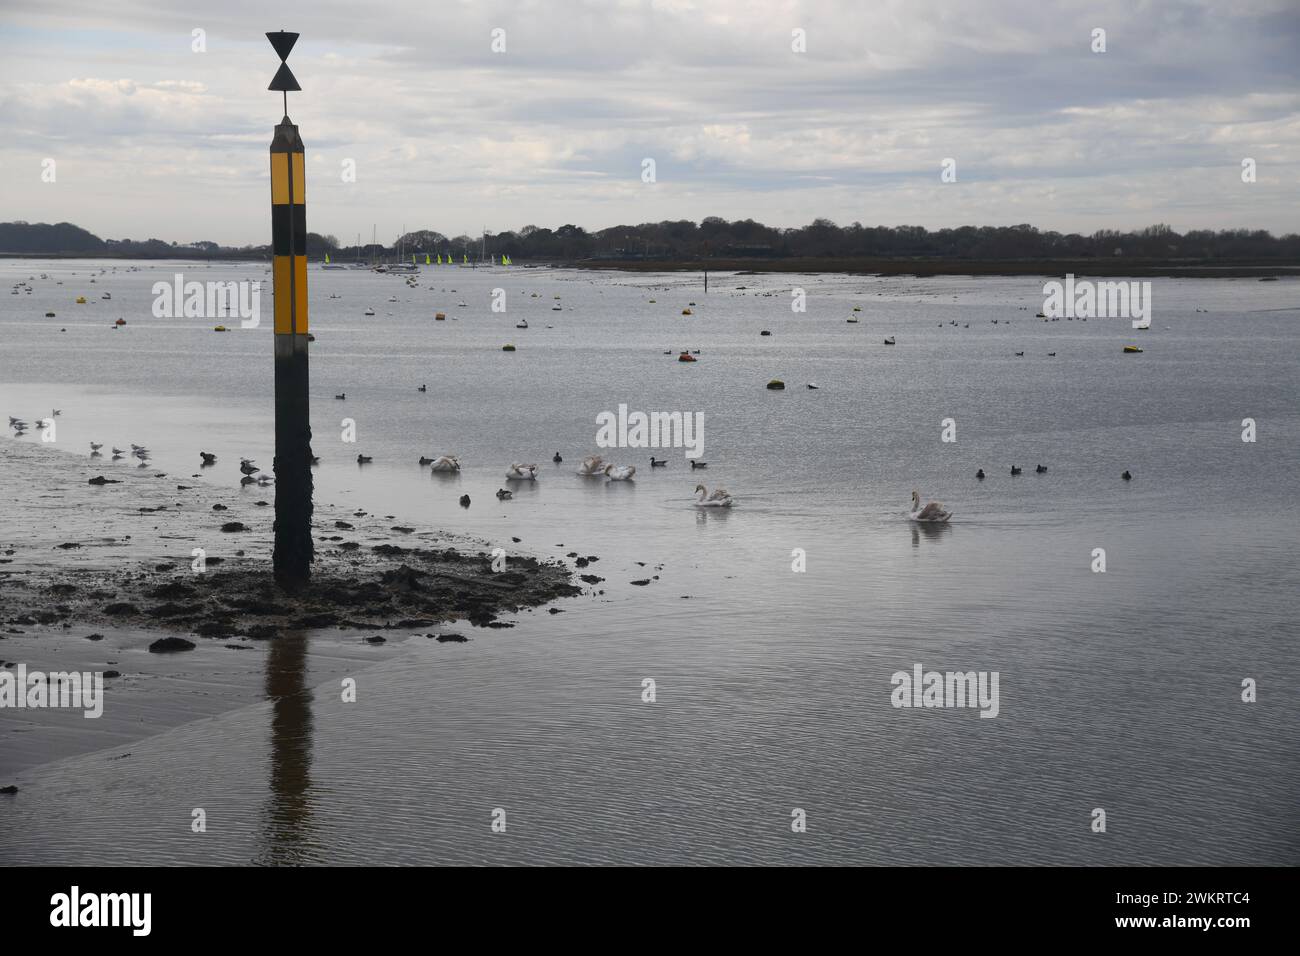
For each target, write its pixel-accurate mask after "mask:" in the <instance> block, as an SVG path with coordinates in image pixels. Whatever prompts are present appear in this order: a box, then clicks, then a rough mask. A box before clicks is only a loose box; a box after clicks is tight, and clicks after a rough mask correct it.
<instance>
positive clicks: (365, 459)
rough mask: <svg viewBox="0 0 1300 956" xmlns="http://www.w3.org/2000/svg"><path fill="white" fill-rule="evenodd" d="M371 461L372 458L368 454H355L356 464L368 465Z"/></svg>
mask: <svg viewBox="0 0 1300 956" xmlns="http://www.w3.org/2000/svg"><path fill="white" fill-rule="evenodd" d="M372 461H374V458H372V457H371V456H369V455H357V464H358V465H368V464H370V463H371V462H372Z"/></svg>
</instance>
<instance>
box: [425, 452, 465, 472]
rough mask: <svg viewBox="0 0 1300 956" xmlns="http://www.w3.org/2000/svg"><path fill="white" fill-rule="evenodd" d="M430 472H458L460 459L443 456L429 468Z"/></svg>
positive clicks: (453, 456)
mask: <svg viewBox="0 0 1300 956" xmlns="http://www.w3.org/2000/svg"><path fill="white" fill-rule="evenodd" d="M431 470H432V471H460V459H459V458H457V457H456V456H455V455H443V456H442V457H441V458H439V459H438V460H437V461H435V462H434V463H433V465H432V466H431Z"/></svg>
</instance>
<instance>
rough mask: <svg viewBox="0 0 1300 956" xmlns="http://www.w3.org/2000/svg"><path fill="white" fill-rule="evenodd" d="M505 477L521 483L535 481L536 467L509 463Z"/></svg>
mask: <svg viewBox="0 0 1300 956" xmlns="http://www.w3.org/2000/svg"><path fill="white" fill-rule="evenodd" d="M506 477H507V478H514V479H516V480H521V481H536V480H537V466H536V465H521V464H519V462H517V461H516V462H513V463H511V465H510V467H509V468H507V469H506Z"/></svg>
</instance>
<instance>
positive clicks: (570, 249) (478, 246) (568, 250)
mask: <svg viewBox="0 0 1300 956" xmlns="http://www.w3.org/2000/svg"><path fill="white" fill-rule="evenodd" d="M4 253H9V254H28V255H33V254H35V255H42V254H43V255H100V256H117V257H123V258H269V256H270V247H269V246H267V245H260V246H242V247H229V246H220V245H218V244H217V243H215V242H206V241H200V242H190V243H176V242H170V243H169V242H164V241H163V240H161V239H143V240H136V239H100V238H99V237H98V236H96V235H94V234H92V233H90V232H87V231H86V230H85V229H82V228H80V227H79V226H74V225H72V224H71V223H67V222H61V223H55V224H53V225H51V224H48V223H26V222H9V223H0V254H4ZM326 253H330V254H331V255H332V256H333V257H334V258H336V259H338V260H340V261H351V260H354V259H360V260H361V261H363V262H366V261H371V260H382V259H392V258H395V257H397V256H407V257H409V256H411V255H416V256H420V257H423V256H424V255H430V256H434V255H443V256H446V255H449V254H450V255H452V256H454V257H455V259H456V260H457V261H459V260H460V259H461V257H462V256H467V257H468V258H470V259H471V260H474V259H478V258H479V257H480V256H481V255H486V256H488V257H491V258H493V259H499V258H500V256H501V255H503V254H504V255H507V256H509V257H510V258H511V259H512V260H514V261H516V262H525V261H528V260H535V261H551V262H556V261H559V262H565V261H568V262H576V261H584V260H586V261H619V260H630V261H632V260H660V261H680V260H707V259H711V258H714V259H728V260H735V259H754V260H760V259H799V258H819V259H859V258H860V259H879V258H892V257H921V258H938V259H971V260H1019V259H1086V258H1102V257H1116V256H1122V257H1124V258H1126V259H1134V258H1136V259H1162V260H1169V259H1190V260H1203V259H1226V260H1248V259H1268V260H1272V259H1290V260H1296V259H1300V235H1297V234H1295V233H1289V234H1287V235H1283V236H1273V235H1272V234H1271V233H1269V232H1268V231H1266V230H1263V229H1257V230H1249V229H1226V230H1219V231H1217V232H1216V231H1214V230H1209V229H1198V230H1192V231H1190V232H1186V233H1181V234H1180V233H1177V232H1175V231H1174V230H1173V229H1172V228H1170V227H1169V226H1167V225H1155V226H1148V227H1146V228H1145V229H1141V230H1138V231H1136V232H1119V231H1117V230H1112V229H1103V230H1099V231H1097V232H1094V233H1091V234H1089V235H1082V234H1080V233H1060V232H1053V231H1046V232H1044V231H1041V230H1039V229H1037V228H1035V227H1034V226H1030V225H1018V226H960V227H957V228H954V229H936V230H933V231H931V230H928V229H925V228H924V227H922V226H864V225H862V224H861V223H858V222H855V223H853V224H852V225H848V226H840V225H836V224H835V223H834V222H831V221H830V220H829V219H816V220H813V222H811V223H809V224H808V225H806V226H801V227H799V228H795V229H783V228H778V227H775V226H765V225H763V224H762V223H760V222H755V221H754V220H752V219H739V220H735V221H733V222H728V221H727V220H725V219H720V218H718V217H716V216H710V217H708V218H706V219H704V220H703V221H701V222H699V223H696V222H692V221H690V220H686V219H683V220H675V221H664V222H654V223H641V224H639V225H635V226H632V225H628V226H611V227H610V228H608V229H601V230H598V231H596V232H588V231H587V230H585V229H583V228H582V227H581V226H575V225H573V224H572V223H569V224H566V225H563V226H560V227H559V228H557V229H546V228H543V227H540V226H533V225H529V226H524V227H523V228H522V229H520V230H518V231H514V232H501V233H496V234H489V235H487V236H485V237H481V236H467V235H458V236H451V237H448V236H446V235H444V234H442V233H440V232H436V231H434V230H431V229H420V230H415V231H412V232H408V233H406V234H405V235H403V236H401V237H400V238H399V239H398V240H397V241H396V242H395V243H393V245H391V246H383V245H381V244H368V245H364V246H360V247H358V246H340V245H339V242H338V240H337V239H336V238H335V237H334V236H326V235H320V234H318V233H314V232H313V233H308V236H307V254H308V256H309V257H311V258H312V259H320V258H323V257H324V255H325V254H326Z"/></svg>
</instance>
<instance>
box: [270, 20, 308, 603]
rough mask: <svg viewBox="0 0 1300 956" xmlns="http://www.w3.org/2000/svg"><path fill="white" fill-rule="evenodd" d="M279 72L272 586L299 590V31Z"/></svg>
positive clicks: (303, 274)
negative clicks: (292, 63)
mask: <svg viewBox="0 0 1300 956" xmlns="http://www.w3.org/2000/svg"><path fill="white" fill-rule="evenodd" d="M266 38H267V39H268V40H270V41H271V45H272V46H273V47H275V52H276V53H278V54H279V55H280V61H281V62H280V69H279V71H278V72H277V73H276V74H275V79H273V80H272V81H271V85H270V86H269V87H268V89H271V90H280V91H283V92H284V112H285V115H284V119H282V120H281V121H280V125H279V126H277V127H276V128H275V137H274V138H273V139H272V140H271V252H272V255H273V259H274V266H273V269H272V279H273V280H274V289H275V335H274V339H275V551H274V554H273V558H272V561H273V564H274V567H275V580H276V583H277V584H279V585H280V587H282V588H284V589H286V590H297V589H299V588H302V587H303V586H304V585H306V584H307V582H308V580H309V579H310V577H311V562H312V558H313V556H314V548H313V545H312V538H311V517H312V500H311V496H312V477H311V461H312V454H311V409H310V401H309V398H308V392H307V381H308V379H307V182H306V163H305V162H304V152H303V145H302V139H301V138H300V137H299V136H298V127H297V126H295V125H294V124H293V123H290V122H289V92H288V91H290V90H300V89H302V87H300V86H299V85H298V81H297V80H295V79H294V76H293V74H292V73H291V72H290V71H289V64H288V63H286V62H284V61H285V60H286V59H287V58H288V56H289V51H290V50H292V49H293V45H294V43H295V41H297V39H298V34H296V33H284V32H280V33H268V34H267V35H266Z"/></svg>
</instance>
